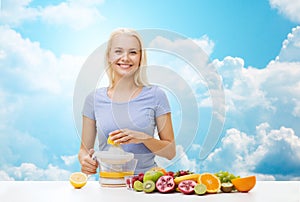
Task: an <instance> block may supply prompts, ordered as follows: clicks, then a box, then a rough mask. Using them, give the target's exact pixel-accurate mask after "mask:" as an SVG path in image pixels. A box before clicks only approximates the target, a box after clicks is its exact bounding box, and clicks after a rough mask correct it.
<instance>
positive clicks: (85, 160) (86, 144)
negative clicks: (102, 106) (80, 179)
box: [78, 116, 98, 174]
mask: <svg viewBox="0 0 300 202" xmlns="http://www.w3.org/2000/svg"><path fill="white" fill-rule="evenodd" d="M95 139H96V121H95V120H92V119H89V118H88V117H86V116H83V121H82V135H81V144H80V150H79V153H78V159H79V162H80V164H81V171H82V172H83V173H85V174H95V173H96V172H97V167H98V164H97V162H96V161H95V160H93V159H92V155H93V153H94V144H95Z"/></svg>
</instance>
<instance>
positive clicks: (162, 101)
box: [155, 87, 171, 118]
mask: <svg viewBox="0 0 300 202" xmlns="http://www.w3.org/2000/svg"><path fill="white" fill-rule="evenodd" d="M155 99H156V110H155V117H156V118H157V117H159V116H161V115H163V114H167V113H169V112H171V108H170V105H169V101H168V98H167V96H166V93H165V92H164V91H163V90H162V89H160V88H159V87H156V91H155Z"/></svg>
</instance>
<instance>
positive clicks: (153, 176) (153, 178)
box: [143, 170, 164, 182]
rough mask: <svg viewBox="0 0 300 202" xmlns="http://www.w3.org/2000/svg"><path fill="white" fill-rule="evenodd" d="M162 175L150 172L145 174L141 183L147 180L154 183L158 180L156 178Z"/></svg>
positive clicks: (158, 172)
mask: <svg viewBox="0 0 300 202" xmlns="http://www.w3.org/2000/svg"><path fill="white" fill-rule="evenodd" d="M163 175H164V174H163V173H162V172H161V171H152V170H150V171H147V172H145V174H144V179H143V181H144V182H146V181H147V180H151V181H153V182H156V181H157V180H158V178H160V177H161V176H163Z"/></svg>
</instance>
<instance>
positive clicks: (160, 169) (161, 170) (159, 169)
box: [150, 167, 168, 175]
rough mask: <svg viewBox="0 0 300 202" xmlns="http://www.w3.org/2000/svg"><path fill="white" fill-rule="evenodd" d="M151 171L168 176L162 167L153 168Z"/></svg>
mask: <svg viewBox="0 0 300 202" xmlns="http://www.w3.org/2000/svg"><path fill="white" fill-rule="evenodd" d="M150 171H160V172H162V173H163V174H164V175H166V174H167V173H168V172H167V171H166V170H165V169H164V168H161V167H153V168H151V169H150Z"/></svg>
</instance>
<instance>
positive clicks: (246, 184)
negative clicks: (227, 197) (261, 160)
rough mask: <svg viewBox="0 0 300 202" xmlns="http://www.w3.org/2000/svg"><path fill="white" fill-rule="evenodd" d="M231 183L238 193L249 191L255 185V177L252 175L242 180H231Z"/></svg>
mask: <svg viewBox="0 0 300 202" xmlns="http://www.w3.org/2000/svg"><path fill="white" fill-rule="evenodd" d="M231 183H232V184H233V185H234V187H235V188H236V189H237V190H238V191H240V192H248V191H250V190H251V189H252V188H253V187H254V186H255V184H256V177H255V176H254V175H252V176H248V177H242V178H236V179H232V180H231Z"/></svg>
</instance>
